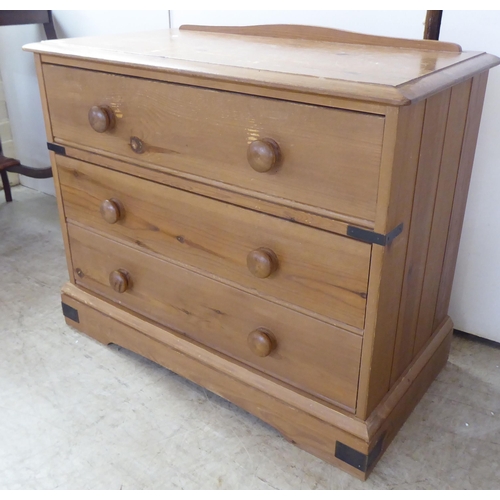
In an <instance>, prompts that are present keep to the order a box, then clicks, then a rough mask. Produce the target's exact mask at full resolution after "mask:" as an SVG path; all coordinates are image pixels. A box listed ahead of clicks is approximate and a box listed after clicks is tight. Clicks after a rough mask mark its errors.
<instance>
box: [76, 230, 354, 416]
mask: <svg viewBox="0 0 500 500" xmlns="http://www.w3.org/2000/svg"><path fill="white" fill-rule="evenodd" d="M68 231H69V237H70V248H71V258H72V262H73V269H74V277H75V280H76V283H77V284H78V285H79V286H82V287H85V288H87V289H89V290H91V291H93V292H96V293H98V294H99V295H101V296H103V297H106V298H108V299H111V300H113V301H114V302H116V303H118V304H121V305H123V306H124V307H126V308H128V309H130V310H132V311H135V312H137V313H139V314H141V315H143V316H146V317H148V318H150V319H152V320H154V321H156V322H159V323H162V324H164V325H166V326H168V327H170V328H172V329H174V330H176V331H178V332H180V333H183V334H184V335H186V336H187V337H189V338H192V339H194V340H196V341H198V342H200V343H202V344H204V345H206V346H209V347H211V348H213V349H216V350H217V351H219V352H221V353H224V354H226V355H228V356H230V357H232V358H235V359H237V360H239V361H241V362H244V363H245V364H247V365H250V366H252V367H254V368H256V369H258V370H260V371H262V372H265V373H267V374H269V375H272V376H273V377H275V378H278V379H280V380H282V381H284V382H286V383H288V384H290V385H293V386H295V387H297V388H299V389H302V390H304V391H307V392H309V393H311V394H314V395H316V396H318V397H321V398H323V399H325V400H328V401H331V402H334V403H337V404H339V405H341V406H342V407H344V408H346V409H348V410H350V411H354V410H355V407H356V395H357V385H358V374H359V365H360V357H361V340H362V339H361V337H360V336H358V335H355V334H352V333H350V332H346V331H344V330H341V329H339V328H335V327H333V326H331V325H328V324H326V323H323V322H321V321H318V320H315V319H313V318H310V317H308V316H304V315H302V314H300V313H297V312H295V311H293V310H291V309H288V308H286V307H283V306H279V305H276V304H274V303H270V302H268V301H266V300H264V299H262V298H260V297H257V296H254V295H251V294H249V293H246V292H243V291H241V290H237V289H235V288H233V287H231V286H228V285H225V284H223V283H220V282H218V281H216V280H213V279H210V278H207V277H205V276H201V275H199V274H197V273H195V272H192V271H190V270H187V269H185V268H183V267H181V266H178V265H175V264H172V263H170V262H166V261H163V260H160V259H157V258H155V257H152V256H150V255H147V254H143V253H141V252H140V251H138V250H135V249H133V248H131V247H128V246H125V245H123V244H120V243H117V242H115V241H113V240H110V239H108V238H105V237H103V236H99V235H97V234H95V233H92V232H90V231H87V230H85V229H82V228H80V227H78V226H73V225H68Z"/></svg>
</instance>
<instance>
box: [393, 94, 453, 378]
mask: <svg viewBox="0 0 500 500" xmlns="http://www.w3.org/2000/svg"><path fill="white" fill-rule="evenodd" d="M450 97H451V89H449V90H447V91H445V92H442V93H440V94H437V95H435V96H433V97H431V98H430V99H428V100H427V102H426V107H425V118H424V130H423V134H422V143H421V148H420V157H419V162H418V172H417V179H416V185H415V195H414V197H413V210H412V216H411V223H410V227H409V242H408V252H407V255H406V264H405V272H404V282H403V289H402V292H401V304H400V308H399V318H398V326H397V334H396V343H395V346H394V358H393V362H392V365H393V367H392V375H391V383H393V382H394V381H395V380H396V379H397V378H398V377H399V376H400V375H401V373H403V371H404V370H405V369H406V367H407V366H408V365H409V364H410V362H411V360H412V358H413V344H414V340H415V331H416V328H417V320H418V314H419V306H420V297H421V295H422V288H423V284H424V274H425V266H426V260H427V251H428V248H429V240H430V233H431V226H432V220H433V215H434V207H435V201H436V194H437V187H438V180H439V170H440V165H441V159H442V152H443V145H444V140H445V134H446V125H447V123H448V110H449V106H450Z"/></svg>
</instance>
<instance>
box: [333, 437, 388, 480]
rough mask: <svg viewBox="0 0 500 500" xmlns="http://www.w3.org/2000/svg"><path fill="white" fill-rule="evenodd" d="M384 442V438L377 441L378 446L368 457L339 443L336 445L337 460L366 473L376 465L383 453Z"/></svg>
mask: <svg viewBox="0 0 500 500" xmlns="http://www.w3.org/2000/svg"><path fill="white" fill-rule="evenodd" d="M383 442H384V436H382V437H381V438H380V439H379V440H378V441H377V444H376V445H375V446H374V447H373V449H372V451H370V453H368V455H365V454H364V453H361V452H360V451H358V450H355V449H354V448H351V447H350V446H347V445H346V444H344V443H341V442H340V441H337V443H336V444H335V458H338V459H339V460H342V462H345V463H346V464H348V465H351V466H352V467H354V468H356V469H358V470H360V471H361V472H366V471H367V470H368V469H369V468H370V467H371V466H372V465H373V464H374V463H375V461H376V460H377V458H378V457H379V455H380V453H381V452H382V444H383Z"/></svg>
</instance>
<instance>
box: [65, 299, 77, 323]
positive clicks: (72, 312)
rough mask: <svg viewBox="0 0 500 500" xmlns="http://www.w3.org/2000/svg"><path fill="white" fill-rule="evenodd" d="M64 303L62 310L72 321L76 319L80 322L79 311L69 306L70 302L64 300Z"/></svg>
mask: <svg viewBox="0 0 500 500" xmlns="http://www.w3.org/2000/svg"><path fill="white" fill-rule="evenodd" d="M61 305H62V312H63V314H64V316H66V318H68V319H70V320H71V321H74V322H75V323H80V318H79V316H78V311H77V310H76V309H75V308H74V307H71V306H68V304H65V303H64V302H61Z"/></svg>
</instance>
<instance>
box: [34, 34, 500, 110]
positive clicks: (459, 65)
mask: <svg viewBox="0 0 500 500" xmlns="http://www.w3.org/2000/svg"><path fill="white" fill-rule="evenodd" d="M24 48H25V50H30V51H34V52H39V53H41V54H42V55H46V56H48V55H51V56H59V57H64V58H72V59H82V60H87V61H99V62H105V63H108V64H113V65H116V66H118V67H119V66H122V67H123V66H129V67H130V66H133V67H138V68H147V69H154V70H158V71H161V72H166V73H172V74H182V75H186V76H191V77H196V78H202V79H203V78H205V79H214V78H216V79H218V80H221V81H226V82H227V81H229V82H235V83H246V84H252V85H257V86H266V87H274V88H282V89H288V90H295V91H300V92H304V93H312V94H314V93H317V94H323V95H328V96H335V97H343V98H351V99H358V100H365V101H372V102H380V103H386V104H393V105H405V104H409V103H410V102H412V101H415V100H420V99H422V98H425V97H427V96H428V95H431V94H432V93H435V92H438V91H439V90H442V89H443V88H446V87H448V86H451V85H453V84H455V83H457V82H459V81H461V80H463V79H465V78H468V77H470V76H471V75H473V74H475V73H478V72H481V71H484V70H485V69H488V68H490V67H492V66H494V65H496V64H498V63H499V62H500V60H499V59H498V58H496V57H495V56H491V55H489V54H486V53H484V52H464V51H462V50H461V48H460V47H459V46H458V45H455V44H451V43H445V42H436V41H430V40H403V39H392V38H385V37H375V36H369V35H358V34H356V33H350V32H341V31H338V30H332V29H328V28H314V27H305V26H256V27H244V28H220V27H213V28H212V27H200V26H192V27H191V26H186V27H181V29H180V30H177V29H175V30H173V29H172V30H158V31H152V32H143V33H135V34H126V35H110V36H98V37H84V38H72V39H62V40H51V41H47V42H41V43H36V44H30V45H27V46H25V47H24ZM116 71H117V72H119V70H118V69H116Z"/></svg>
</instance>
